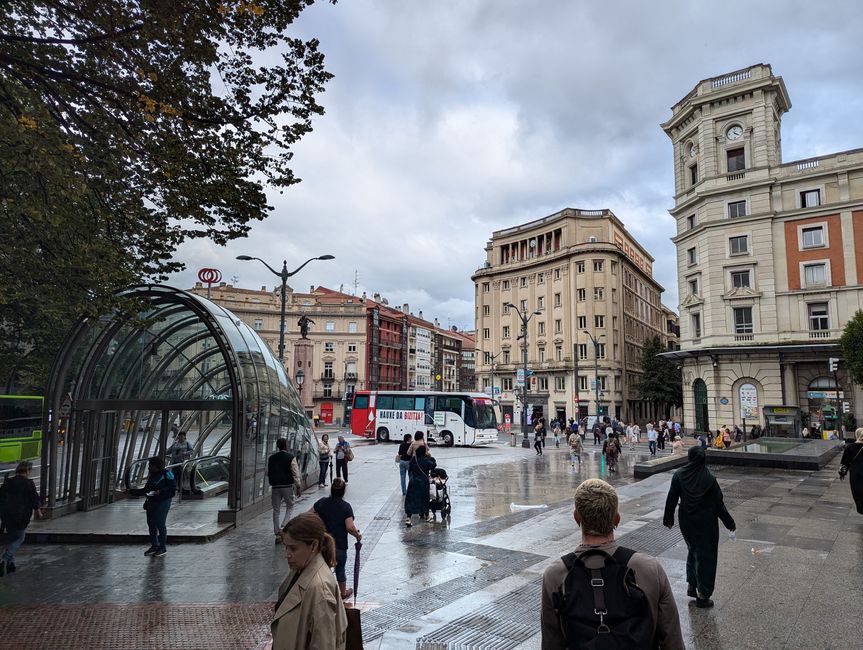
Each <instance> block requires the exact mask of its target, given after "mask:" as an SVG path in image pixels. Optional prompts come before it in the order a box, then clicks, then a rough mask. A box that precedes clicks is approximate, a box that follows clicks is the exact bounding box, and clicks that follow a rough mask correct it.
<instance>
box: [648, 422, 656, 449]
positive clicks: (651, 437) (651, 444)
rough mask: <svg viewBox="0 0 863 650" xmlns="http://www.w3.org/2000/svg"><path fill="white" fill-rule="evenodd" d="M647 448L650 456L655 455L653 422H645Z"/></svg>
mask: <svg viewBox="0 0 863 650" xmlns="http://www.w3.org/2000/svg"><path fill="white" fill-rule="evenodd" d="M647 448H648V450H649V451H650V455H651V456H656V429H654V428H653V422H648V423H647Z"/></svg>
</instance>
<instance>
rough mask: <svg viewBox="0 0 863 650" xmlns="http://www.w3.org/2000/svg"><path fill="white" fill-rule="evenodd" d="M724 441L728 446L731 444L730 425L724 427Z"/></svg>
mask: <svg viewBox="0 0 863 650" xmlns="http://www.w3.org/2000/svg"><path fill="white" fill-rule="evenodd" d="M722 442H723V443H724V444H725V447H726V448H728V447H730V446H731V431H730V430H729V429H728V427H725V428H724V429H722Z"/></svg>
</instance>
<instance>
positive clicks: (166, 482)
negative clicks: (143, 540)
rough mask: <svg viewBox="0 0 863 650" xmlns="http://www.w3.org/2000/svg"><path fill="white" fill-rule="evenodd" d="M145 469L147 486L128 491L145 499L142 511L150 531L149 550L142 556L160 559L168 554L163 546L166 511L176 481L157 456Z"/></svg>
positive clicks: (166, 523)
mask: <svg viewBox="0 0 863 650" xmlns="http://www.w3.org/2000/svg"><path fill="white" fill-rule="evenodd" d="M147 469H149V470H150V474H149V475H148V476H147V484H146V485H144V487H142V488H133V489H130V490H129V494H131V495H132V496H137V497H143V496H146V497H147V499H146V500H145V501H144V510H146V511H147V527H148V528H149V529H150V548H148V549H147V550H146V551H144V555H152V556H153V557H162V556H163V555H165V554H166V553H167V552H168V549H167V547H166V546H165V545H166V544H167V542H168V511H169V510H170V509H171V499H173V498H174V494H176V492H177V481H176V480H175V479H174V473H173V472H172V471H171V470H169V469H165V461H164V460H162V459H161V458H160V457H158V456H153V457H152V458H151V459H150V461H149V463H148V464H147Z"/></svg>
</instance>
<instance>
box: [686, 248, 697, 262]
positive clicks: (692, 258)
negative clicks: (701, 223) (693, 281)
mask: <svg viewBox="0 0 863 650" xmlns="http://www.w3.org/2000/svg"><path fill="white" fill-rule="evenodd" d="M686 261H687V263H688V264H689V266H692V265H693V264H698V251H697V250H696V249H695V248H689V249H687V251H686Z"/></svg>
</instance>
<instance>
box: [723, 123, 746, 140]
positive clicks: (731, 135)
mask: <svg viewBox="0 0 863 650" xmlns="http://www.w3.org/2000/svg"><path fill="white" fill-rule="evenodd" d="M741 135H743V127H742V126H738V125H736V124H735V125H734V126H732V127H731V128H730V129H728V130H727V131H726V132H725V137H726V138H728V139H729V140H736V139H737V138H739V137H740V136H741Z"/></svg>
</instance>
